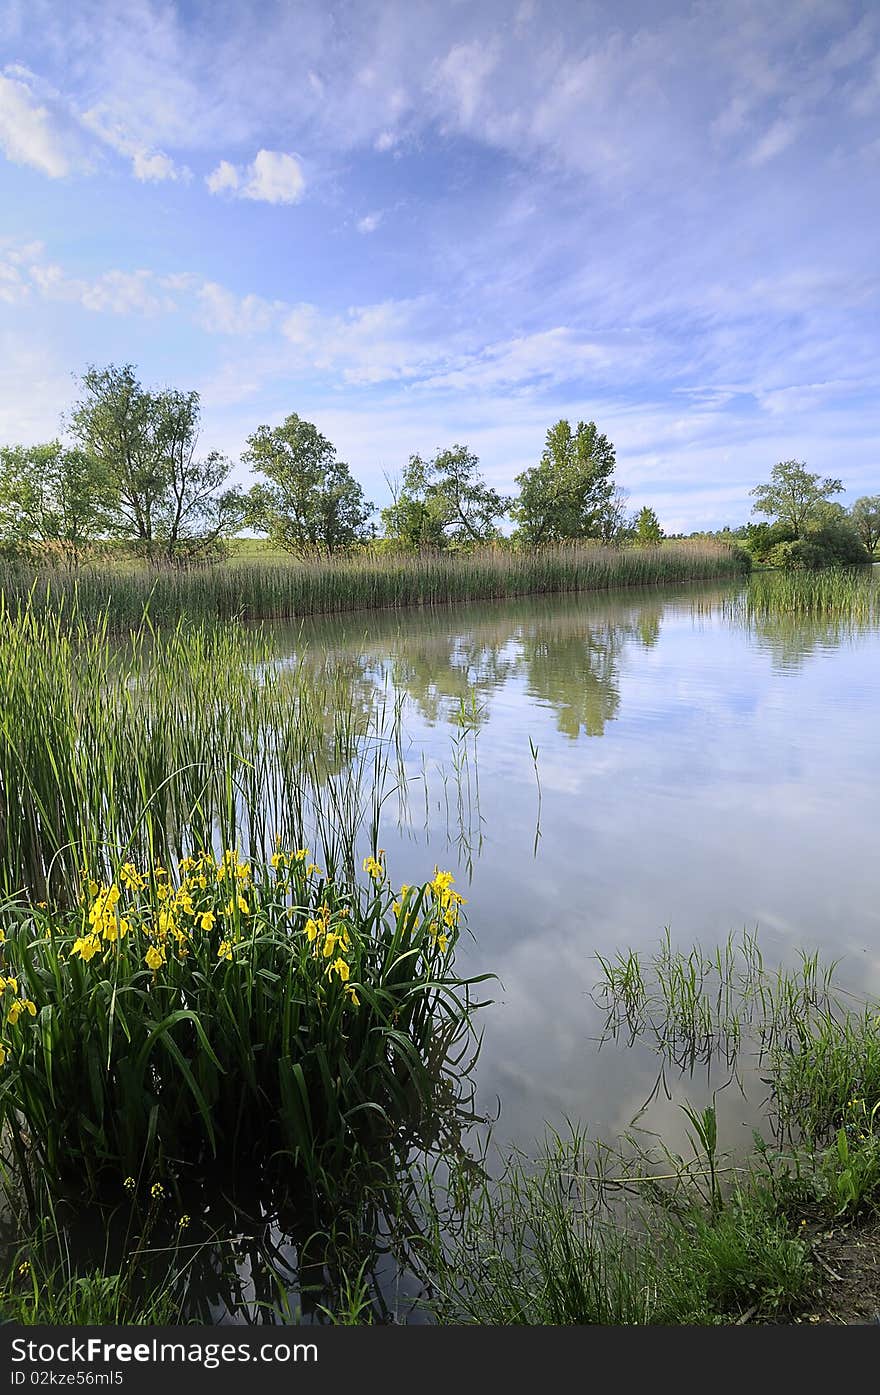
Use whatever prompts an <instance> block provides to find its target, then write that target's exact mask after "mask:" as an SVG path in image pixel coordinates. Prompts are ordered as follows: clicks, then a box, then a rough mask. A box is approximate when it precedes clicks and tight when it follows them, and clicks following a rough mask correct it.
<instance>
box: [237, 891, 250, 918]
mask: <svg viewBox="0 0 880 1395" xmlns="http://www.w3.org/2000/svg"><path fill="white" fill-rule="evenodd" d="M236 900H237V904H238V909H239V910H240V911H241V913H242V915H250V913H251V908H250V906H249V905H248V903H247V901H246V900H245V899H244V897H243V896H241V895H239V896H238V897H237V898H236Z"/></svg>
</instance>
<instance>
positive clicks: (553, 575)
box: [0, 540, 749, 631]
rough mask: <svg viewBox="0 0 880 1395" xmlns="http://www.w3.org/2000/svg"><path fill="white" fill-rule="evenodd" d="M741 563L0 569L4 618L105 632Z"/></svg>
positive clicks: (550, 587)
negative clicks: (89, 623) (66, 621)
mask: <svg viewBox="0 0 880 1395" xmlns="http://www.w3.org/2000/svg"><path fill="white" fill-rule="evenodd" d="M748 566H749V563H748V559H747V558H746V557H745V555H744V554H743V553H742V552H741V550H740V549H738V548H736V547H735V546H733V545H731V544H728V543H723V542H714V541H711V540H709V541H700V540H695V541H693V542H688V541H684V542H675V543H673V542H669V543H663V544H661V545H658V546H656V547H643V548H633V549H625V550H623V549H618V548H611V547H602V546H599V545H594V544H584V545H577V544H573V545H570V546H559V547H547V548H543V549H541V550H540V551H532V552H514V551H508V550H506V549H502V548H494V547H491V546H490V547H486V548H481V549H475V550H473V551H471V552H468V553H467V554H465V555H457V554H448V553H445V552H424V553H418V554H416V555H405V554H404V555H398V556H394V555H386V556H381V555H380V556H373V555H370V554H367V553H358V554H355V555H353V556H351V557H346V558H339V559H332V560H323V561H322V560H316V561H312V562H294V561H291V562H286V563H282V564H280V565H278V564H275V565H273V564H270V563H258V564H247V563H244V562H240V563H238V564H236V565H235V566H229V567H225V566H224V567H211V568H205V569H202V568H199V569H196V570H179V569H170V570H162V571H160V572H156V571H155V569H153V568H150V567H145V566H143V565H132V566H129V567H126V568H119V567H117V566H112V565H111V566H106V565H105V566H103V567H102V566H90V567H87V568H83V569H81V570H80V571H79V572H77V573H75V574H73V573H68V572H64V571H56V570H54V569H48V570H47V569H45V568H37V569H34V568H32V567H30V566H27V565H19V564H12V565H10V564H8V563H7V564H6V565H5V566H0V594H2V595H3V596H4V597H5V598H6V604H7V609H12V610H14V609H15V608H16V606H18V605H20V604H22V603H25V602H27V601H29V603H30V605H31V608H32V609H33V610H34V611H37V612H50V613H53V614H54V613H55V612H56V611H57V610H58V609H59V607H60V606H61V604H62V603H63V604H64V606H65V609H66V611H67V613H76V614H77V615H78V616H79V617H80V618H81V619H83V620H88V619H94V620H98V619H99V618H100V619H101V620H102V622H103V617H104V616H106V623H107V624H108V625H109V627H110V629H111V630H114V631H120V630H125V629H132V628H133V629H136V628H137V627H138V625H139V624H140V623H141V621H142V618H143V615H144V613H145V612H147V613H148V614H149V616H150V619H151V620H152V621H153V622H154V623H163V622H164V623H168V622H174V621H175V620H177V619H178V618H179V617H187V618H189V619H191V620H233V619H234V620H246V621H258V620H268V619H301V618H304V617H306V616H309V615H327V614H340V613H343V612H346V611H357V610H385V609H389V608H390V609H401V608H403V607H406V606H432V605H446V604H449V603H450V602H457V601H477V600H502V599H505V598H508V597H510V598H512V597H515V596H526V595H553V594H561V593H565V592H576V591H590V590H606V589H609V588H612V587H623V586H654V585H665V584H672V583H676V582H684V581H699V580H720V579H723V578H735V577H739V576H742V575H744V574H745V573H746V572H747V570H748Z"/></svg>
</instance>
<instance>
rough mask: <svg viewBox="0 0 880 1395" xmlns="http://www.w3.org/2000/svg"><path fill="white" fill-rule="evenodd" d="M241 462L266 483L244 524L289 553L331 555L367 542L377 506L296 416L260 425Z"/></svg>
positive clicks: (253, 495) (252, 499) (255, 491)
mask: <svg viewBox="0 0 880 1395" xmlns="http://www.w3.org/2000/svg"><path fill="white" fill-rule="evenodd" d="M247 444H248V449H247V450H246V451H245V453H244V455H243V456H242V460H244V461H246V462H248V463H249V464H250V465H252V466H253V469H254V471H255V472H256V473H258V474H262V475H265V476H266V479H267V481H268V483H267V484H256V485H254V487H253V488H252V489H251V491H250V494H249V496H248V508H247V515H246V521H247V522H248V523H249V524H250V526H251V527H253V528H256V529H257V530H259V531H263V532H267V533H268V534H269V538H270V540H271V541H272V542H273V543H275V544H276V546H278V547H282V548H284V549H285V551H287V552H293V553H295V554H297V555H299V556H307V555H309V554H310V553H313V552H323V553H327V554H328V555H331V554H333V553H334V552H338V551H340V550H341V549H344V548H346V547H350V546H351V545H352V543H356V542H362V541H365V540H366V538H367V537H368V536H369V534H368V530H367V526H366V525H367V520H368V519H369V517H370V515H371V514H372V513H373V511H374V506H373V505H372V504H370V503H368V502H367V501H366V500H365V499H364V494H363V490H362V489H361V487H360V485H359V484H358V482H357V480H355V479H354V478H353V476H352V474H351V471H350V470H349V468H348V466H347V465H346V464H345V462H344V461H342V460H338V459H337V458H336V448H335V447H334V446H333V445H331V443H330V442H329V441H328V440H327V438H326V436H322V435H321V433H320V431H318V429H317V427H315V426H313V425H312V423H311V422H309V421H303V419H302V417H299V416H297V414H296V413H295V412H293V413H291V415H290V416H289V417H287V418H286V419H285V421H284V422H283V423H282V424H281V426H276V427H269V426H260V427H258V428H257V430H256V431H255V432H254V433H253V434H252V435H251V436H249V437H248V441H247Z"/></svg>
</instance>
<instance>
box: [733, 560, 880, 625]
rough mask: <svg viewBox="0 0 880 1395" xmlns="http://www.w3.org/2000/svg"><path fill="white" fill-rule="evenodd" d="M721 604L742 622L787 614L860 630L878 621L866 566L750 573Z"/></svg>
mask: <svg viewBox="0 0 880 1395" xmlns="http://www.w3.org/2000/svg"><path fill="white" fill-rule="evenodd" d="M726 605H727V606H728V608H729V609H730V610H731V611H732V612H733V613H734V614H737V615H743V616H744V617H745V619H746V620H748V621H762V620H772V619H774V618H778V617H781V616H788V617H792V618H796V619H801V620H803V619H806V620H816V621H836V622H841V623H844V624H851V625H856V626H859V627H866V626H869V625H875V624H876V623H877V621H878V620H880V585H878V573H877V571H876V569H874V568H871V567H829V568H827V569H824V570H821V571H805V572H776V573H773V572H756V573H755V574H754V575H753V576H752V577H751V578H750V580H749V584H748V586H747V587H746V588H745V590H744V591H743V592H742V594H741V595H740V596H737V597H732V598H730V599H729V600H728V601H727V602H726Z"/></svg>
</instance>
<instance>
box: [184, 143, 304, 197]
mask: <svg viewBox="0 0 880 1395" xmlns="http://www.w3.org/2000/svg"><path fill="white" fill-rule="evenodd" d="M205 183H206V184H207V186H208V188H209V190H210V191H211V193H212V194H222V193H230V194H235V195H236V196H237V197H238V198H240V199H255V200H257V201H259V202H260V203H297V202H298V201H299V200H300V199H301V198H302V195H303V192H304V190H305V178H304V176H303V171H302V164H301V162H300V160H299V158H298V157H297V156H296V155H290V154H287V153H286V152H285V151H282V150H258V151H257V154H256V155H255V156H254V159H253V161H252V162H251V164H249V165H246V166H243V167H242V166H236V165H233V164H231V163H230V161H229V160H221V161H220V163H219V165H218V166H217V168H216V169H215V170H213V171H212V172H211V174H209V175H208V176H207V178H206V179H205Z"/></svg>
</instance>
